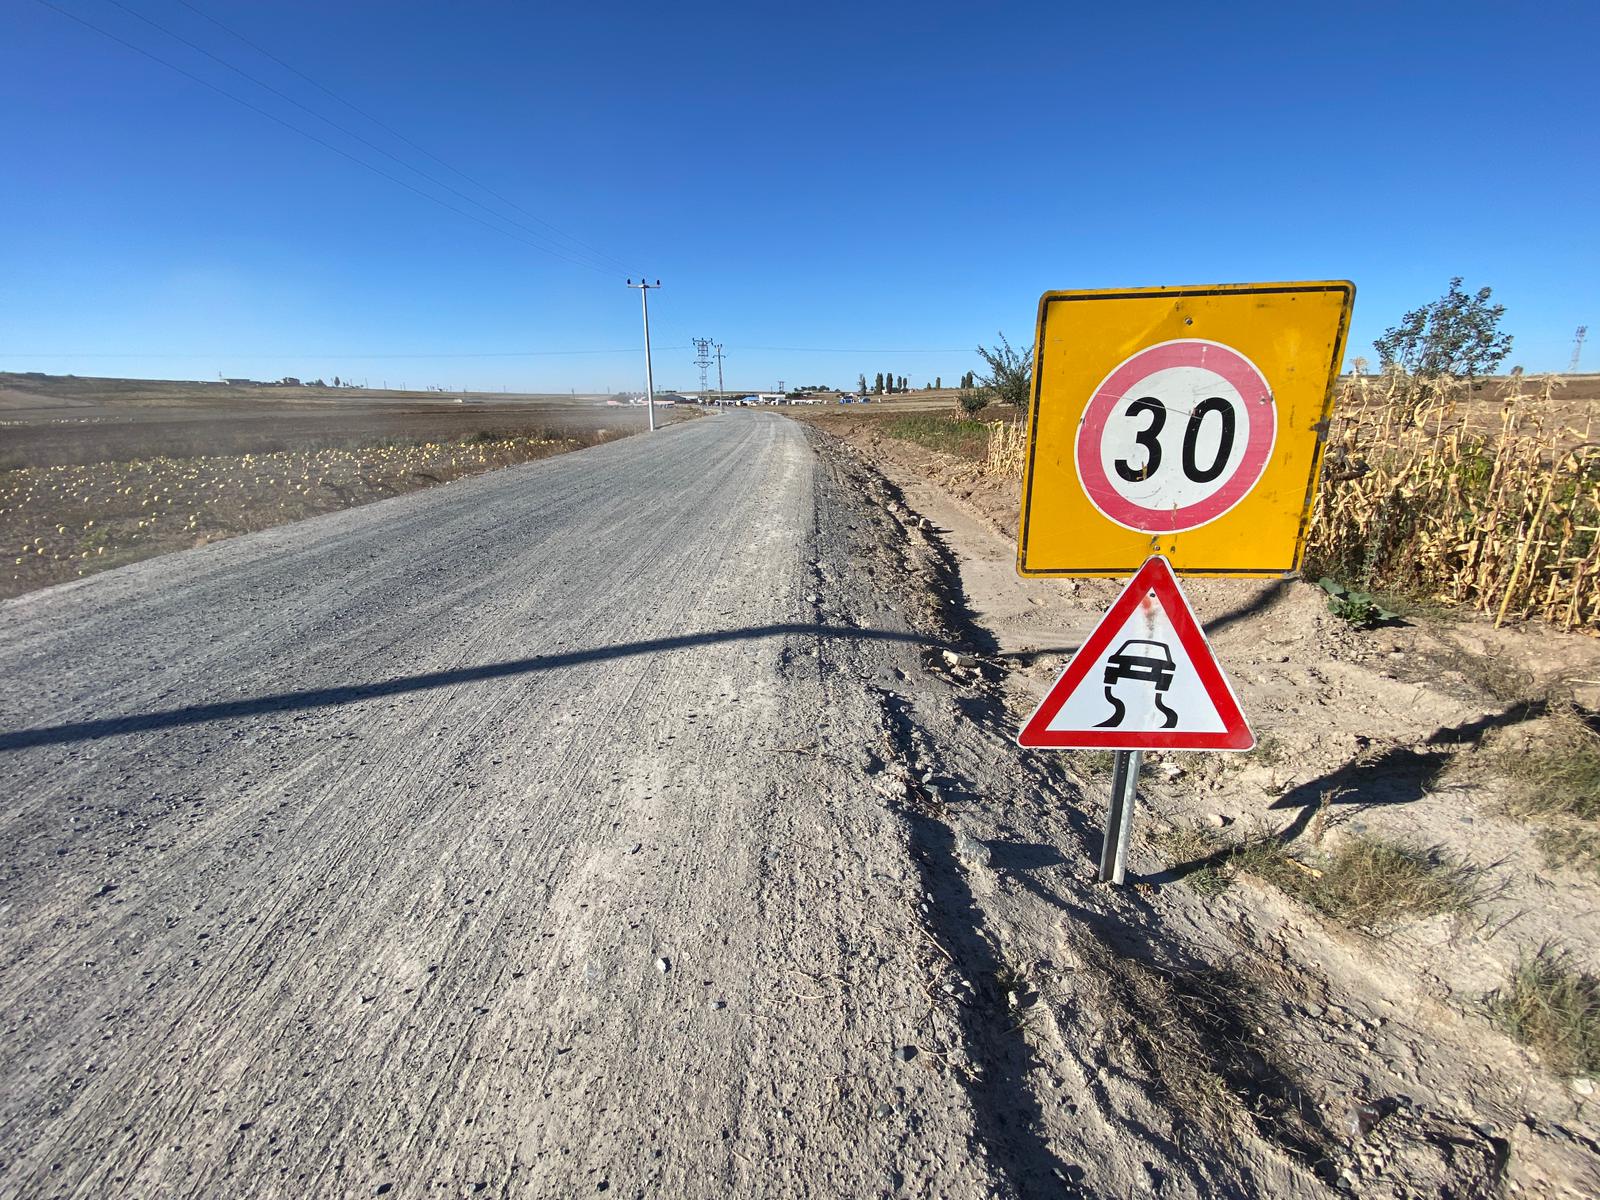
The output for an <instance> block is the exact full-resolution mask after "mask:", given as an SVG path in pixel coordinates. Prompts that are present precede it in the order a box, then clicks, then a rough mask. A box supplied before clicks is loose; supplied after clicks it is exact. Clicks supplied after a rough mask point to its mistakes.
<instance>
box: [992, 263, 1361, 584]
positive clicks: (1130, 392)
mask: <svg viewBox="0 0 1600 1200" xmlns="http://www.w3.org/2000/svg"><path fill="white" fill-rule="evenodd" d="M1354 295H1355V287H1354V285H1353V284H1350V283H1343V282H1326V283H1277V284H1228V285H1219V286H1215V287H1190V288H1141V289H1135V290H1129V291H1089V292H1047V293H1046V294H1045V295H1044V297H1043V298H1042V299H1041V300H1040V302H1039V324H1038V332H1037V337H1036V340H1035V350H1034V396H1033V407H1032V412H1031V415H1030V420H1029V424H1028V446H1027V453H1026V458H1025V464H1026V465H1025V475H1024V482H1023V490H1022V519H1021V524H1020V528H1019V533H1018V539H1017V570H1018V571H1019V572H1020V573H1021V574H1023V575H1058V576H1059V575H1065V576H1103V575H1125V574H1127V573H1129V572H1131V571H1132V570H1133V569H1134V568H1135V567H1136V566H1137V565H1138V564H1139V563H1141V562H1143V561H1144V559H1145V558H1146V557H1148V556H1149V555H1151V554H1161V555H1164V556H1166V557H1167V558H1169V559H1171V560H1172V564H1173V566H1174V567H1175V568H1176V569H1177V570H1178V571H1181V572H1184V573H1186V574H1196V575H1239V576H1264V575H1281V574H1286V573H1289V572H1292V571H1294V570H1295V569H1297V568H1298V566H1299V563H1300V553H1301V549H1302V546H1303V543H1304V540H1305V526H1306V521H1307V520H1308V519H1309V516H1310V511H1311V502H1312V500H1313V498H1314V494H1315V493H1314V489H1315V485H1316V477H1317V468H1318V465H1319V461H1320V456H1321V450H1322V439H1323V435H1324V434H1325V432H1326V429H1327V424H1326V422H1327V418H1328V413H1329V409H1330V406H1331V403H1332V394H1333V381H1334V379H1335V378H1336V377H1337V375H1338V369H1339V364H1340V362H1341V361H1342V359H1343V356H1344V341H1345V333H1346V330H1347V328H1348V326H1349V319H1350V307H1351V303H1352V299H1353V297H1354Z"/></svg>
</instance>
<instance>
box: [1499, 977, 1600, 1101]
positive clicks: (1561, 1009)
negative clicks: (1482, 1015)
mask: <svg viewBox="0 0 1600 1200" xmlns="http://www.w3.org/2000/svg"><path fill="white" fill-rule="evenodd" d="M1488 1003H1489V1013H1490V1016H1491V1017H1493V1019H1494V1020H1495V1021H1496V1022H1497V1023H1498V1024H1499V1025H1500V1026H1501V1027H1502V1028H1504V1029H1505V1030H1506V1032H1507V1033H1509V1034H1511V1036H1512V1037H1514V1038H1516V1039H1517V1040H1518V1041H1519V1042H1522V1043H1523V1044H1524V1045H1526V1046H1529V1047H1531V1048H1532V1049H1533V1050H1535V1051H1536V1052H1537V1053H1538V1055H1539V1057H1540V1058H1541V1059H1542V1060H1543V1061H1544V1063H1545V1065H1546V1066H1548V1067H1549V1068H1550V1069H1551V1070H1552V1071H1555V1072H1556V1073H1557V1074H1560V1075H1566V1076H1572V1075H1586V1074H1595V1073H1600V979H1596V978H1595V977H1594V976H1593V975H1590V974H1588V973H1587V972H1584V971H1579V970H1576V969H1575V968H1574V967H1572V966H1571V964H1570V962H1569V961H1568V957H1567V955H1566V954H1565V953H1564V952H1562V951H1559V950H1556V949H1554V948H1552V947H1550V946H1548V945H1546V946H1541V947H1540V948H1539V949H1538V951H1537V952H1536V953H1534V954H1532V955H1525V956H1524V957H1523V959H1522V961H1521V962H1519V963H1518V964H1517V967H1516V969H1515V970H1514V971H1513V972H1512V973H1511V979H1510V980H1509V982H1508V983H1507V984H1506V986H1505V987H1504V988H1502V989H1500V990H1499V991H1498V992H1495V993H1494V994H1492V995H1491V996H1490V997H1489V998H1488Z"/></svg>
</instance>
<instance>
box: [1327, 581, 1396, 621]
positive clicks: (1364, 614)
mask: <svg viewBox="0 0 1600 1200" xmlns="http://www.w3.org/2000/svg"><path fill="white" fill-rule="evenodd" d="M1317 586H1318V587H1320V588H1321V589H1322V590H1323V591H1325V592H1327V593H1328V611H1329V612H1331V613H1332V614H1333V615H1334V616H1336V617H1338V618H1340V619H1341V620H1344V621H1348V622H1349V623H1350V624H1352V625H1354V626H1355V627H1356V628H1357V629H1371V628H1373V627H1374V626H1376V625H1381V624H1383V622H1385V621H1392V620H1394V619H1395V617H1396V616H1398V615H1399V614H1397V613H1395V612H1392V611H1390V610H1389V609H1387V608H1385V607H1384V606H1383V605H1381V604H1379V603H1378V601H1377V600H1375V599H1374V598H1373V597H1372V595H1371V594H1370V593H1368V592H1352V591H1351V590H1350V589H1349V588H1347V587H1345V585H1344V584H1342V583H1339V582H1338V581H1337V580H1334V579H1330V578H1329V577H1327V576H1323V577H1322V578H1321V579H1319V580H1318V581H1317Z"/></svg>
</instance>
